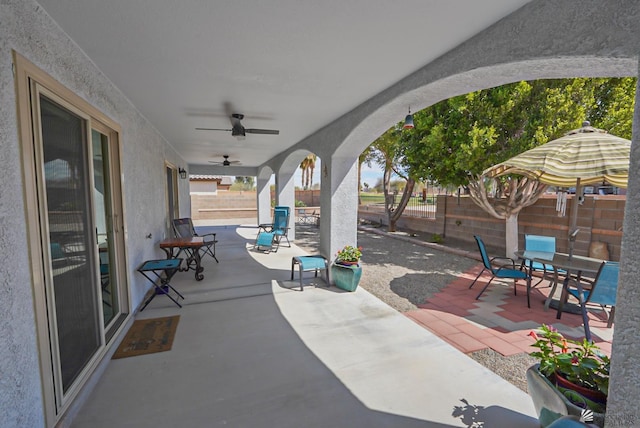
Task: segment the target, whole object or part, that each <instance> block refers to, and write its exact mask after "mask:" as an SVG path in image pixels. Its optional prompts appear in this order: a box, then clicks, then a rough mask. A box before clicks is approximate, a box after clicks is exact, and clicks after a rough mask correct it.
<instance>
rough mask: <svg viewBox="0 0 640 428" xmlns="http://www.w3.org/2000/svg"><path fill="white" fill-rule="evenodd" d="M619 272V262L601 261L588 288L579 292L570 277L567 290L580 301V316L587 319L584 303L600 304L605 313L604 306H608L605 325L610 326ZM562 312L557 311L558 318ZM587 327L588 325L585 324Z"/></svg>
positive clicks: (614, 310) (613, 314)
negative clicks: (608, 311) (608, 310)
mask: <svg viewBox="0 0 640 428" xmlns="http://www.w3.org/2000/svg"><path fill="white" fill-rule="evenodd" d="M619 273H620V263H618V262H609V261H607V262H603V263H602V265H601V266H600V270H599V271H598V273H597V274H596V278H595V280H594V282H593V285H591V288H590V289H583V290H582V293H580V291H579V289H578V286H577V283H576V282H575V280H573V279H571V280H570V281H569V284H568V287H567V292H568V293H569V295H571V296H573V297H575V298H576V299H578V301H579V302H580V307H581V309H582V318H583V320H587V319H588V317H587V313H586V311H587V307H586V305H588V304H591V303H594V304H597V305H600V307H601V308H602V310H603V311H604V312H605V314H606V313H607V311H606V307H607V306H608V307H610V308H611V309H610V313H609V314H607V327H608V328H611V326H612V325H613V319H614V316H615V313H616V295H617V293H618V276H619ZM561 315H562V312H560V311H558V319H560V316H561ZM585 328H588V326H585Z"/></svg>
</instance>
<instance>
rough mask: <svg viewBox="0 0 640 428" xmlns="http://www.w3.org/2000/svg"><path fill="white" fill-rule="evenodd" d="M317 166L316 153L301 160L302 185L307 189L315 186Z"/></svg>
mask: <svg viewBox="0 0 640 428" xmlns="http://www.w3.org/2000/svg"><path fill="white" fill-rule="evenodd" d="M315 167H316V155H315V154H313V153H311V154H309V155H307V157H306V158H304V159H302V162H300V169H301V170H302V187H303V188H304V189H305V190H306V189H309V188H310V187H313V170H314V169H315Z"/></svg>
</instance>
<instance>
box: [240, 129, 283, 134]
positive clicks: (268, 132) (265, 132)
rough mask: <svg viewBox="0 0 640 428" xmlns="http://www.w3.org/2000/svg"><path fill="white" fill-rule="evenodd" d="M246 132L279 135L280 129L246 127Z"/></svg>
mask: <svg viewBox="0 0 640 428" xmlns="http://www.w3.org/2000/svg"><path fill="white" fill-rule="evenodd" d="M244 132H246V133H247V134H265V135H279V134H280V131H278V130H277V129H259V128H244Z"/></svg>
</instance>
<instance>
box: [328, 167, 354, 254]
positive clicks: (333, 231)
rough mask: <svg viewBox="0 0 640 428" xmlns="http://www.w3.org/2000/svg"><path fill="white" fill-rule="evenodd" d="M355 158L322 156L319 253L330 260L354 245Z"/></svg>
mask: <svg viewBox="0 0 640 428" xmlns="http://www.w3.org/2000/svg"><path fill="white" fill-rule="evenodd" d="M357 160H358V159H357V158H330V159H327V160H325V158H322V173H321V185H320V213H321V214H320V253H321V254H322V255H323V256H325V257H326V258H327V259H329V260H333V258H334V257H335V254H336V252H337V251H338V250H339V249H341V248H342V247H344V246H345V245H357V241H358V236H357V235H358V234H357V225H358V191H357V190H358V167H357Z"/></svg>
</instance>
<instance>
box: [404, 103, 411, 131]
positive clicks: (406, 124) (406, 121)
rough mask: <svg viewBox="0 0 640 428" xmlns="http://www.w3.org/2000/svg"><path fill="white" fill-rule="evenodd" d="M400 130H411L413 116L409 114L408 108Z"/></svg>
mask: <svg viewBox="0 0 640 428" xmlns="http://www.w3.org/2000/svg"><path fill="white" fill-rule="evenodd" d="M402 129H413V115H412V114H411V107H409V114H408V115H407V117H405V118H404V126H403V127H402Z"/></svg>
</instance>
